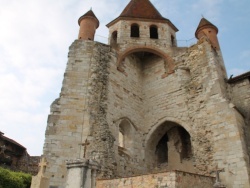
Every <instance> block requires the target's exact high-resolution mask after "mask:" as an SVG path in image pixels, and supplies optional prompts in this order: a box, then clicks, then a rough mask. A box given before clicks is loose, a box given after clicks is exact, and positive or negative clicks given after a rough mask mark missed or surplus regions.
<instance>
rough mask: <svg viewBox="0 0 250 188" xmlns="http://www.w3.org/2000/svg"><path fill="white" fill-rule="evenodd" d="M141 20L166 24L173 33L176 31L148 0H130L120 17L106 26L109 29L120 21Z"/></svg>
mask: <svg viewBox="0 0 250 188" xmlns="http://www.w3.org/2000/svg"><path fill="white" fill-rule="evenodd" d="M138 18H139V19H142V20H150V21H159V22H165V23H168V24H169V25H170V26H171V27H172V28H173V29H174V30H175V31H178V29H177V28H176V27H175V25H174V24H173V23H172V22H171V21H170V20H169V19H167V18H164V17H163V16H162V15H161V14H160V13H159V12H158V10H157V9H156V8H155V7H154V5H153V4H152V3H151V2H150V1H149V0H131V1H130V2H129V4H128V5H127V6H126V7H125V9H124V10H123V11H122V13H121V14H120V16H119V17H118V18H116V19H115V20H113V21H111V22H110V23H108V24H107V27H110V26H111V25H113V24H114V23H116V22H117V21H119V20H121V19H123V20H124V19H138Z"/></svg>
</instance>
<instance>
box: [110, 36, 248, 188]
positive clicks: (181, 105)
mask: <svg viewBox="0 0 250 188" xmlns="http://www.w3.org/2000/svg"><path fill="white" fill-rule="evenodd" d="M173 54H176V56H174V57H173V59H174V61H175V62H174V63H175V64H176V70H175V73H174V74H170V75H168V76H167V77H162V75H163V74H164V61H163V60H162V59H161V58H156V57H151V58H145V59H140V61H139V62H141V67H139V68H141V72H142V86H140V87H139V88H141V89H142V91H141V92H142V98H141V103H136V104H138V107H137V109H139V111H138V112H140V114H141V117H142V119H140V118H138V117H139V116H138V115H137V114H138V112H135V113H134V112H133V110H131V109H133V108H132V106H133V105H135V102H136V101H134V100H135V99H136V97H135V96H134V97H128V98H126V99H123V97H122V98H121V99H118V101H117V100H116V99H117V98H118V97H121V96H126V95H128V96H131V94H132V92H134V90H133V91H132V90H131V89H128V91H129V92H127V94H126V93H125V92H124V91H121V88H122V87H125V88H129V87H131V86H133V84H136V82H135V83H133V82H128V81H129V80H130V79H133V77H134V74H135V73H133V71H135V70H137V69H135V68H134V69H131V68H130V66H131V65H130V64H131V63H132V62H133V60H131V59H130V58H131V57H132V56H129V58H126V60H125V61H124V66H125V68H124V69H125V71H126V73H127V75H124V74H123V73H121V72H116V73H115V76H114V78H115V79H116V83H115V84H114V85H113V86H112V97H108V99H109V103H110V104H111V103H113V104H114V103H115V102H117V106H114V105H112V106H110V105H109V106H108V119H109V120H108V121H109V122H115V121H116V119H119V118H121V117H124V116H125V117H126V116H129V118H130V119H132V121H133V122H134V124H135V126H136V127H138V130H140V131H138V134H139V135H141V138H143V143H142V146H141V150H140V155H139V156H141V157H140V158H139V161H140V160H141V159H142V161H143V160H146V156H147V157H148V156H150V155H151V156H152V155H154V151H153V150H151V151H148V150H147V146H148V144H150V143H149V140H151V135H152V134H153V133H154V131H155V130H156V129H157V127H159V126H160V125H161V124H162V123H164V122H166V121H169V122H175V123H177V124H178V125H180V126H182V127H184V128H185V129H186V130H187V131H188V132H189V134H190V136H191V141H192V151H193V158H192V161H193V164H194V167H195V169H196V171H197V172H199V173H203V174H210V172H211V171H212V170H213V169H214V168H216V167H218V168H225V170H226V172H225V173H224V175H223V174H222V178H223V180H224V181H225V182H228V186H229V187H230V186H231V187H232V186H234V185H237V186H240V187H243V186H244V184H248V181H249V180H248V167H247V163H246V162H247V161H246V157H247V155H246V154H245V152H244V145H245V142H244V139H243V138H244V135H243V132H242V131H241V130H242V127H243V126H244V125H243V124H244V123H243V122H242V120H241V119H240V118H239V117H238V115H237V114H235V110H234V109H232V108H231V107H230V105H229V99H228V98H227V97H228V95H227V93H226V83H225V70H224V69H223V67H222V66H221V65H222V63H221V60H222V57H220V53H216V52H215V51H214V50H213V49H212V48H211V46H210V45H209V43H208V42H206V41H201V43H198V44H197V45H194V46H192V47H190V48H188V49H186V50H182V51H181V52H178V53H174V52H173ZM111 67H112V66H111ZM115 68H116V67H115V65H114V67H113V69H111V71H110V72H115V71H116V70H115ZM122 78H123V79H122ZM124 79H125V80H124ZM138 81H140V79H139V80H138ZM134 86H136V85H134ZM131 88H132V87H131ZM137 90H138V88H137V89H135V91H137ZM109 93H110V94H111V92H110V91H109ZM114 95H116V97H114ZM124 101H126V102H125V103H124ZM140 105H141V106H140ZM128 106H130V107H128ZM126 109H128V110H126ZM137 116H138V117H137ZM115 126H116V127H117V125H115ZM111 127H112V126H111ZM114 131H115V129H114V130H113V131H112V132H113V133H114ZM114 134H115V135H118V131H117V129H116V133H114ZM139 138H140V137H139ZM232 145H234V147H232ZM139 146H140V145H137V147H139ZM141 154H142V155H141ZM132 156H133V154H132ZM132 158H133V157H132ZM235 158H238V159H237V160H235ZM137 160H138V158H135V161H137ZM139 161H138V163H137V164H138V165H137V166H140V169H143V168H144V169H146V170H147V171H148V172H150V171H152V170H154V166H152V164H153V163H152V161H150V160H149V161H147V160H146V164H144V165H143V164H142V166H141V163H140V162H139ZM129 164H136V163H131V162H128V163H127V165H129ZM118 165H119V164H118ZM145 165H146V166H145ZM230 165H233V166H235V165H236V167H235V169H234V171H235V172H233V173H234V174H235V175H232V174H231V175H230V173H231V170H230V169H231V167H230ZM242 165H243V166H244V167H243V166H242ZM132 166H133V165H132ZM242 167H243V168H242ZM189 170H190V169H189ZM243 172H245V175H243V176H242V173H243ZM134 173H135V171H134ZM118 174H119V171H118Z"/></svg>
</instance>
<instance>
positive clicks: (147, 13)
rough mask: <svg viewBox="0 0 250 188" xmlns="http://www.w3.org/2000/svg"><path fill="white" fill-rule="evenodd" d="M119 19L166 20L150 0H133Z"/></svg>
mask: <svg viewBox="0 0 250 188" xmlns="http://www.w3.org/2000/svg"><path fill="white" fill-rule="evenodd" d="M119 17H130V18H144V19H156V20H165V19H166V18H164V17H162V15H161V14H160V13H159V12H158V10H157V9H156V8H155V7H154V5H153V4H152V3H151V2H150V1H149V0H131V1H130V2H129V4H128V5H127V6H126V7H125V9H124V10H123V11H122V13H121V14H120V16H119Z"/></svg>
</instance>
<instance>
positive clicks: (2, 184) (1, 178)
mask: <svg viewBox="0 0 250 188" xmlns="http://www.w3.org/2000/svg"><path fill="white" fill-rule="evenodd" d="M30 184H31V175H30V174H26V173H22V172H13V171H10V170H7V169H4V168H1V167H0V188H29V187H30Z"/></svg>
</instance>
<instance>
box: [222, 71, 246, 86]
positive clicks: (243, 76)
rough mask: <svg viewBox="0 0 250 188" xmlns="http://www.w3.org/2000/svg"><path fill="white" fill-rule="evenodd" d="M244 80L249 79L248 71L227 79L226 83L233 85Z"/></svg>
mask: <svg viewBox="0 0 250 188" xmlns="http://www.w3.org/2000/svg"><path fill="white" fill-rule="evenodd" d="M244 79H250V71H249V72H246V73H243V74H241V75H238V76H235V77H232V78H229V79H228V81H227V82H228V83H230V84H231V83H235V82H238V81H241V80H244Z"/></svg>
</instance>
